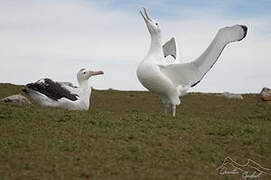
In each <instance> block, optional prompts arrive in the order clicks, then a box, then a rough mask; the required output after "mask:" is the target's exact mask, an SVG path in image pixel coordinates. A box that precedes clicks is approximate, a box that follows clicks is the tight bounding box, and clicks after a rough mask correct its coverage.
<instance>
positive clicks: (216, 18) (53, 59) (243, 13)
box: [0, 0, 271, 93]
mask: <svg viewBox="0 0 271 180" xmlns="http://www.w3.org/2000/svg"><path fill="white" fill-rule="evenodd" d="M142 7H146V8H147V9H148V10H149V12H150V15H151V16H152V17H153V19H155V20H157V21H159V22H160V25H161V26H162V33H163V41H167V40H168V39H169V38H171V37H172V36H175V37H176V38H177V40H178V44H179V49H180V55H181V58H182V59H183V61H185V62H189V61H192V60H194V59H195V58H197V57H198V56H200V54H201V53H202V52H203V51H204V50H205V49H206V48H207V46H208V45H209V43H210V42H211V41H212V39H213V38H214V36H215V34H216V32H217V31H218V29H219V28H222V27H224V26H231V25H235V24H244V25H247V26H248V35H247V37H246V38H245V39H244V40H242V41H240V42H235V43H232V44H230V45H228V46H227V47H226V48H225V50H224V51H223V52H222V55H221V56H220V58H219V60H218V61H217V63H216V64H215V65H214V66H213V68H212V69H211V70H210V71H209V72H208V73H207V75H206V76H205V77H204V79H203V80H202V81H201V82H200V83H199V84H198V85H197V86H195V87H194V88H192V89H191V91H200V92H224V91H230V92H235V93H254V92H259V91H260V90H261V89H262V88H263V87H264V86H267V87H270V88H271V11H270V9H271V1H270V0H257V1H255V0H225V1H221V0H205V1H202V0H198V1H196V0H189V1H187V0H152V1H143V0H137V1H133V2H131V1H125V0H104V1H100V0H46V1H44V0H12V1H11V0H0V83H13V84H26V83H29V82H33V81H36V80H38V79H40V78H42V77H49V78H52V79H54V80H58V81H70V82H72V83H75V84H76V73H77V71H78V70H80V69H81V68H83V67H86V68H90V69H91V70H103V71H104V72H105V74H104V75H103V76H97V77H94V78H92V79H91V80H90V82H91V84H92V86H93V87H94V88H98V89H108V88H114V89H120V90H145V89H144V87H143V86H142V85H141V84H140V83H139V81H138V80H137V77H136V68H137V65H138V64H139V62H140V61H141V60H142V59H143V58H144V56H145V54H146V53H147V51H148V49H149V45H150V36H149V32H148V30H147V28H146V25H145V22H144V20H143V19H142V17H141V15H140V14H139V10H140V8H142Z"/></svg>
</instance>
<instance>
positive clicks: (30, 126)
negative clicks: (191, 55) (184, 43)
mask: <svg viewBox="0 0 271 180" xmlns="http://www.w3.org/2000/svg"><path fill="white" fill-rule="evenodd" d="M20 89H21V87H20V86H14V85H11V84H0V98H3V97H6V96H8V95H12V94H15V93H18V92H20ZM162 112H163V105H162V103H161V101H160V99H159V98H158V97H157V96H155V95H153V94H152V93H149V92H135V91H133V92H123V91H113V90H108V91H94V92H93V94H92V102H91V110H90V111H85V112H83V111H82V112H81V111H69V110H63V109H56V108H42V107H39V106H37V105H33V106H31V107H20V106H17V105H14V104H4V103H0V177H1V178H0V179H85V178H89V179H241V175H240V174H236V175H219V173H218V171H217V170H216V169H217V168H218V167H219V166H220V165H221V164H222V162H223V160H224V158H226V157H227V156H230V157H231V158H232V159H234V160H235V161H237V162H238V163H241V164H244V163H246V162H247V159H253V160H255V161H256V162H258V163H259V164H260V165H262V166H264V167H267V168H271V103H264V102H261V101H260V100H259V99H258V97H257V96H253V95H244V100H232V99H226V98H224V97H221V96H216V95H215V94H200V93H192V94H189V95H187V96H185V97H183V98H182V105H180V106H179V107H178V108H177V117H176V118H173V117H171V115H164V114H163V113H162ZM259 179H271V175H261V177H260V178H259Z"/></svg>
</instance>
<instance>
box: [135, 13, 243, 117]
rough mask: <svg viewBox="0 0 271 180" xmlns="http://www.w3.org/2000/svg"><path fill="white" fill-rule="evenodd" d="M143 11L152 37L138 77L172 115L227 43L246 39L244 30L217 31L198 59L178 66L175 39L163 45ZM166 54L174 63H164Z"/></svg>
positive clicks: (237, 27)
mask: <svg viewBox="0 0 271 180" xmlns="http://www.w3.org/2000/svg"><path fill="white" fill-rule="evenodd" d="M144 12H145V15H144V14H143V13H142V12H141V11H140V13H141V15H142V17H143V18H144V20H145V22H146V25H147V28H148V30H149V32H150V35H151V46H150V49H149V51H148V53H147V55H146V56H145V58H144V59H143V60H142V61H141V63H140V64H139V66H138V68H137V77H138V79H139V81H140V82H141V84H142V85H143V86H144V87H145V88H147V89H149V90H150V91H152V92H154V93H156V94H158V95H159V96H160V98H161V100H162V102H163V103H164V105H165V113H167V112H168V109H169V105H170V104H171V105H172V113H173V116H175V113H176V105H179V104H180V98H179V97H180V96H183V95H185V94H186V92H187V90H188V89H189V88H190V87H193V86H195V85H196V84H198V83H199V82H200V80H201V79H202V78H203V77H204V76H205V74H206V73H207V72H208V71H209V70H210V69H211V67H212V66H213V65H214V63H215V62H216V61H217V59H218V57H219V56H220V54H221V53H222V51H223V49H224V48H225V46H226V45H227V44H229V43H231V42H235V41H240V40H242V39H243V38H244V37H245V36H246V33H247V27H246V26H244V25H235V26H232V27H224V28H222V29H220V30H219V31H218V33H217V34H216V36H215V38H214V40H213V41H212V42H211V44H210V45H209V47H208V48H207V49H206V50H205V51H204V52H203V54H202V55H201V56H199V58H197V59H196V60H194V61H192V62H189V63H181V61H180V60H179V57H178V53H177V51H178V47H177V44H176V41H175V38H173V39H171V40H170V41H168V42H167V43H165V44H164V45H163V44H162V40H161V39H162V36H161V28H160V25H159V23H158V22H157V21H155V20H153V19H151V17H150V16H149V14H148V12H147V10H146V9H145V8H144ZM168 55H172V56H173V57H174V58H175V59H176V60H175V61H176V62H172V63H171V62H168V61H166V56H168Z"/></svg>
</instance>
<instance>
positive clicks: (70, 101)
mask: <svg viewBox="0 0 271 180" xmlns="http://www.w3.org/2000/svg"><path fill="white" fill-rule="evenodd" d="M99 74H104V72H103V71H89V70H87V69H84V68H83V69H81V70H80V71H79V72H78V73H77V81H78V85H79V87H72V86H70V85H67V84H65V83H60V82H56V81H53V80H51V79H48V78H45V79H40V80H38V81H37V82H35V83H29V84H27V85H26V88H24V89H23V91H24V92H25V93H26V94H28V95H29V96H31V97H32V98H33V100H34V101H36V102H37V103H38V104H39V105H41V106H50V107H60V108H64V109H71V110H88V109H89V98H90V94H91V87H90V86H89V84H88V79H89V78H90V77H91V76H95V75H99Z"/></svg>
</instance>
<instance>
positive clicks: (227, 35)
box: [219, 25, 247, 42]
mask: <svg viewBox="0 0 271 180" xmlns="http://www.w3.org/2000/svg"><path fill="white" fill-rule="evenodd" d="M246 35H247V27H246V26H244V25H234V26H231V27H224V28H221V29H220V30H219V36H220V38H221V39H222V40H223V41H225V42H234V41H241V40H242V39H244V38H245V37H246Z"/></svg>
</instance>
